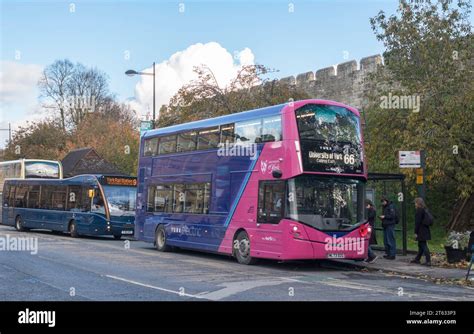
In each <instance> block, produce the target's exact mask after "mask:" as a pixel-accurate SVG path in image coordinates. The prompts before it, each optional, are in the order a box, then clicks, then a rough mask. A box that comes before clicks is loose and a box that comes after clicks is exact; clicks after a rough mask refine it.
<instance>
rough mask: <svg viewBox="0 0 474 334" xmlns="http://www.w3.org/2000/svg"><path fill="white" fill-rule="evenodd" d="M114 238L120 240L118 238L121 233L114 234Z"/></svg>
mask: <svg viewBox="0 0 474 334" xmlns="http://www.w3.org/2000/svg"><path fill="white" fill-rule="evenodd" d="M114 239H115V240H120V239H122V235H121V234H114Z"/></svg>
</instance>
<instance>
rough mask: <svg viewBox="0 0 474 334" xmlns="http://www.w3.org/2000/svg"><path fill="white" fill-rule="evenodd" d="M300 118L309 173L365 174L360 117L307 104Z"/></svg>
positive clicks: (300, 110) (306, 165)
mask: <svg viewBox="0 0 474 334" xmlns="http://www.w3.org/2000/svg"><path fill="white" fill-rule="evenodd" d="M296 119H297V123H298V130H299V134H300V142H301V151H302V157H303V169H304V170H305V171H310V172H329V173H347V174H363V173H364V164H363V152H362V139H361V138H362V136H361V132H360V124H359V117H358V116H356V115H355V114H354V113H352V112H351V111H350V110H348V109H346V108H343V107H338V106H333V105H316V104H307V105H305V106H304V107H302V108H300V109H298V110H296Z"/></svg>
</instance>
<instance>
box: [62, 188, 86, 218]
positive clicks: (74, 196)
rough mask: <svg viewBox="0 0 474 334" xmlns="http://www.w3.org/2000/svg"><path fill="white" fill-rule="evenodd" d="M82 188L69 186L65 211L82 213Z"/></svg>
mask: <svg viewBox="0 0 474 334" xmlns="http://www.w3.org/2000/svg"><path fill="white" fill-rule="evenodd" d="M82 188H83V187H81V186H69V188H68V191H67V196H66V199H67V210H69V211H76V212H81V211H83V207H82V203H83V198H82Z"/></svg>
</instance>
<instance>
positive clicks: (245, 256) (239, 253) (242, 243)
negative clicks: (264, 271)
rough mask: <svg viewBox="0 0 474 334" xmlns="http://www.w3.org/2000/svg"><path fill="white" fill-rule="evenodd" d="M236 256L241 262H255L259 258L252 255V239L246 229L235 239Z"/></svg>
mask: <svg viewBox="0 0 474 334" xmlns="http://www.w3.org/2000/svg"><path fill="white" fill-rule="evenodd" d="M234 256H235V258H236V259H237V261H238V262H239V263H241V264H248V265H250V264H255V263H256V262H257V259H255V258H253V257H251V256H250V239H249V236H248V234H247V232H245V231H240V232H239V234H237V238H235V240H234Z"/></svg>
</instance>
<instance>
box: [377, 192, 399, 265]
mask: <svg viewBox="0 0 474 334" xmlns="http://www.w3.org/2000/svg"><path fill="white" fill-rule="evenodd" d="M381 202H382V210H383V212H382V215H381V216H380V217H379V218H380V220H382V227H383V243H384V246H385V253H386V254H385V255H384V256H383V257H384V258H385V259H387V260H395V256H396V252H397V244H396V241H395V224H396V223H397V218H396V217H397V212H396V211H395V206H394V204H393V203H392V202H391V201H389V200H388V198H387V197H382V200H381Z"/></svg>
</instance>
